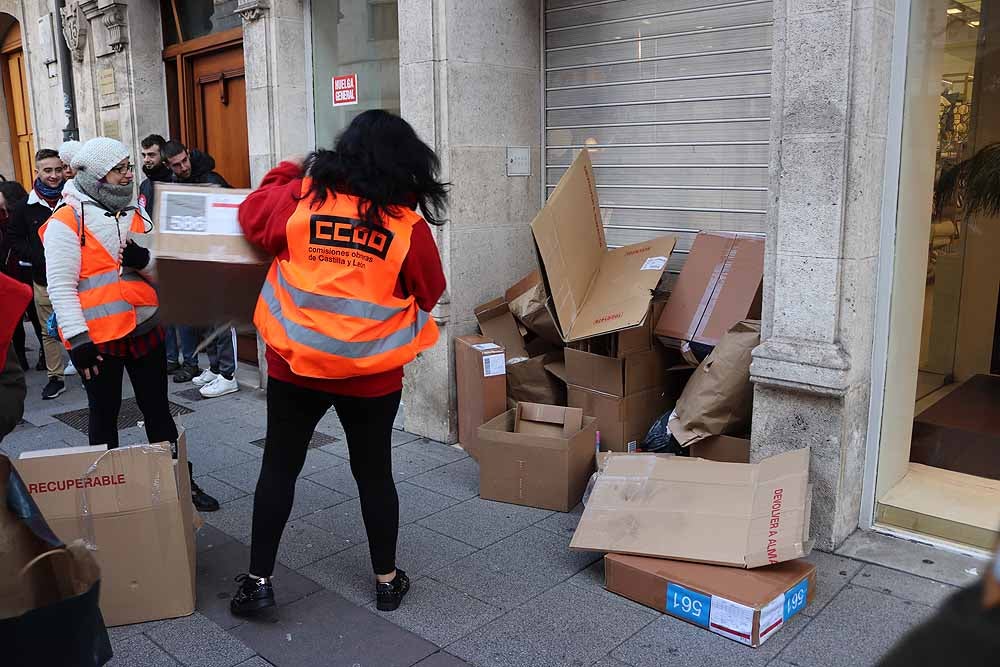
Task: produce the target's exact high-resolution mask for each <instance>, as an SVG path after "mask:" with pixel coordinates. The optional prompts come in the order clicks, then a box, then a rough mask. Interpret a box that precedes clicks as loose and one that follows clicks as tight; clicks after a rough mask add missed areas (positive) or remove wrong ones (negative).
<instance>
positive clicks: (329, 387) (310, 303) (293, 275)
mask: <svg viewBox="0 0 1000 667" xmlns="http://www.w3.org/2000/svg"><path fill="white" fill-rule="evenodd" d="M438 172H439V162H438V158H437V156H436V155H435V154H434V151H432V150H431V149H430V148H429V147H428V146H427V145H426V144H424V143H423V142H422V141H421V140H420V139H419V138H418V137H417V135H416V133H415V132H414V131H413V128H411V127H410V125H409V124H408V123H407V122H406V121H404V120H402V119H401V118H399V117H398V116H394V115H392V114H390V113H388V112H385V111H366V112H364V113H362V114H361V115H359V116H358V117H357V118H355V119H354V121H353V122H352V123H351V124H350V126H349V127H348V128H347V129H346V130H344V132H343V133H342V134H341V135H340V137H339V138H338V139H337V143H336V146H335V148H334V150H332V151H329V150H320V151H317V152H315V153H313V154H311V155H310V156H309V157H308V158H307V159H306V160H305V162H304V164H302V163H300V162H298V161H296V160H286V161H285V162H282V163H281V164H280V165H278V166H277V167H276V168H275V169H273V170H271V172H270V173H268V174H267V176H265V177H264V180H263V182H262V183H261V186H260V188H258V189H257V190H256V191H255V192H254V193H252V194H251V195H250V196H249V197H248V198H247V200H246V201H245V202H244V203H243V205H242V206H241V207H240V212H239V218H240V224H241V226H242V227H243V232H244V234H246V237H247V238H248V239H249V240H250V241H251V242H252V243H254V244H256V245H258V246H260V247H262V248H263V249H265V250H266V251H268V252H269V253H271V254H272V255H273V256H274V262H273V263H272V265H271V269H270V272H269V273H268V276H267V280H266V281H265V283H264V287H263V288H262V289H261V295H260V300H259V301H258V303H257V311H256V314H255V316H254V323H255V324H256V326H257V329H258V331H259V332H260V334H261V337H262V338H263V339H264V341H265V342H266V343H267V369H268V377H269V380H268V391H267V439H266V442H265V445H264V457H263V461H262V464H261V471H260V477H259V479H258V481H257V489H256V493H255V495H254V507H253V537H252V542H251V549H250V569H249V571H248V572H247V573H246V574H242V575H240V576H239V577H237V581H239V582H240V585H239V588H238V590H237V592H236V595H235V596H233V599H232V601H231V603H230V608H231V609H232V612H233V613H234V614H237V615H246V614H250V613H253V612H255V611H258V610H260V609H263V608H266V607H270V606H273V605H274V591H273V588H272V586H271V579H270V577H271V573H272V571H273V570H274V561H275V558H276V556H277V552H278V545H279V542H280V540H281V534H282V532H283V531H284V528H285V524H286V523H287V522H288V516H289V514H290V512H291V509H292V502H293V499H294V494H295V482H296V480H297V478H298V475H299V473H300V472H301V470H302V466H303V464H304V462H305V457H306V451H307V447H308V445H309V441H310V440H311V439H312V436H313V432H314V431H315V429H316V425H317V424H318V423H319V421H320V419H322V417H323V416H324V415H325V414H326V413H327V411H329V409H330V408H331V407H333V408H334V409H335V410H336V411H337V416H338V417H339V418H340V423H341V425H342V426H343V428H344V432H345V434H346V436H347V447H348V451H349V454H350V465H351V472H352V473H353V475H354V479H355V481H356V482H357V484H358V493H359V496H360V501H361V512H362V516H363V519H364V523H365V529H366V530H367V533H368V545H369V549H370V552H371V560H372V567H373V569H374V573H375V579H376V581H375V593H376V596H375V597H376V602H377V606H378V608H379V609H380V610H383V611H391V610H394V609H396V608H397V607H399V604H400V602H401V601H402V599H403V596H404V595H406V592H407V591H408V590H409V586H410V582H409V579H408V578H407V576H406V573H405V572H403V570H401V569H398V568H397V567H396V538H397V534H398V532H399V501H398V497H397V495H396V486H395V483H394V482H393V479H392V462H391V457H390V452H391V443H392V425H393V421H394V419H395V417H396V412H397V410H398V409H399V400H400V395H401V393H402V386H403V385H402V383H403V366H404V365H405V364H407V363H408V362H410V361H412V360H413V358H414V357H416V355H417V354H418V353H420V352H421V351H422V350H425V349H427V348H429V347H430V346H432V345H433V344H434V343H435V342H436V341H437V337H438V331H437V326H436V325H435V323H434V320H432V319H431V317H430V311H431V310H432V309H433V308H434V306H435V305H436V304H437V301H438V299H439V298H440V297H441V295H442V294H443V293H444V289H445V278H444V273H443V271H442V268H441V260H440V257H439V255H438V250H437V246H436V245H435V243H434V239H433V236H432V234H431V230H430V227H429V226H428V223H430V224H435V225H437V224H441V216H442V213H443V211H444V207H445V204H446V201H447V184H445V183H442V182H441V181H439V180H438ZM418 208H419V209H420V210H421V211H422V212H423V217H421V216H420V215H419V214H418V213H417V209H418Z"/></svg>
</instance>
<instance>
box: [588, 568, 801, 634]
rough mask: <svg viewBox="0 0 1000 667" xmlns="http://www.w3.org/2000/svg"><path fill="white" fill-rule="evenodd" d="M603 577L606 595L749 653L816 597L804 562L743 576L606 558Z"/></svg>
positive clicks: (737, 572)
mask: <svg viewBox="0 0 1000 667" xmlns="http://www.w3.org/2000/svg"><path fill="white" fill-rule="evenodd" d="M604 577H605V587H606V588H607V589H608V590H609V591H611V592H612V593H617V594H618V595H621V596H623V597H626V598H628V599H630V600H633V601H635V602H638V603H639V604H643V605H646V606H647V607H651V608H653V609H655V610H657V611H659V612H664V613H667V614H670V615H671V616H675V617H677V618H679V619H681V620H683V621H687V622H688V623H691V624H693V625H697V626H699V627H702V628H704V629H706V630H709V631H710V632H714V633H715V634H717V635H722V636H723V637H727V638H729V639H732V640H734V641H737V642H739V643H741V644H746V645H747V646H753V647H754V648H757V647H759V646H760V645H761V644H763V643H764V642H766V641H767V640H768V639H770V638H771V637H773V636H774V635H775V634H777V632H778V630H780V629H781V628H782V627H783V626H784V625H785V624H786V623H787V622H788V621H789V620H791V618H792V617H793V616H795V615H796V614H798V613H799V612H800V611H802V610H803V609H805V608H806V605H807V604H808V603H809V601H810V600H811V599H812V598H813V596H814V595H815V594H816V567H815V566H814V565H812V564H811V563H808V562H806V561H804V560H791V561H787V562H784V563H779V564H777V565H771V566H769V567H763V568H759V569H756V570H749V571H747V570H737V569H734V568H731V567H720V566H718V565H704V564H701V563H685V562H683V561H676V560H663V559H660V558H643V557H641V556H624V555H619V554H608V555H607V556H605V558H604Z"/></svg>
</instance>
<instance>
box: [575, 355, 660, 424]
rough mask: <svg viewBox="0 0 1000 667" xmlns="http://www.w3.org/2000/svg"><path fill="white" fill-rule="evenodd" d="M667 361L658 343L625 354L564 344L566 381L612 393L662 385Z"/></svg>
mask: <svg viewBox="0 0 1000 667" xmlns="http://www.w3.org/2000/svg"><path fill="white" fill-rule="evenodd" d="M667 364H668V361H667V355H666V350H664V349H663V348H661V347H659V346H657V347H656V348H653V349H651V350H647V351H645V352H637V353H635V354H630V355H628V356H627V357H625V358H617V357H607V356H604V355H601V354H594V353H591V352H583V351H581V350H574V349H573V348H566V382H567V384H570V385H576V386H577V387H583V388H585V389H590V390H593V391H599V392H602V393H605V394H611V395H612V396H620V397H621V396H629V395H632V394H636V393H638V392H640V391H645V390H647V389H653V388H655V387H662V386H663V383H664V377H665V376H666V373H667ZM577 407H581V406H577ZM661 414H662V413H661ZM657 416H659V415H657Z"/></svg>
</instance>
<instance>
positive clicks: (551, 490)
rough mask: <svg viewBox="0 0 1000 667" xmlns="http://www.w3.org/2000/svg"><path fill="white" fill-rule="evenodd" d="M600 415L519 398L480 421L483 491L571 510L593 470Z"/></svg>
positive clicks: (495, 496)
mask: <svg viewBox="0 0 1000 667" xmlns="http://www.w3.org/2000/svg"><path fill="white" fill-rule="evenodd" d="M596 434H597V425H596V420H595V419H594V418H593V417H585V416H584V415H583V413H582V411H580V410H573V409H571V408H563V407H557V406H552V405H548V406H542V405H538V404H535V403H520V404H518V407H517V408H516V409H514V410H508V411H507V412H505V413H504V414H502V415H500V416H498V417H496V418H494V419H492V420H490V421H488V422H486V423H485V424H483V425H482V426H480V427H479V439H480V441H482V442H483V446H482V448H481V449H480V452H479V495H480V497H482V498H484V499H486V500H499V501H501V502H505V503H514V504H515V505H527V506H529V507H540V508H543V509H549V510H555V511H558V512H569V511H570V510H572V509H573V508H574V507H576V506H577V504H579V502H580V499H581V498H583V492H584V490H586V488H587V482H588V481H589V479H590V475H591V473H592V472H593V471H594V451H595V450H594V439H595V437H596Z"/></svg>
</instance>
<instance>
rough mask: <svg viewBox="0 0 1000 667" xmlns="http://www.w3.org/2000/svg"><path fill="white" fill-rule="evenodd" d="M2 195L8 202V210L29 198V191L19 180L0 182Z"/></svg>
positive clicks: (0, 193)
mask: <svg viewBox="0 0 1000 667" xmlns="http://www.w3.org/2000/svg"><path fill="white" fill-rule="evenodd" d="M0 195H3V198H4V201H6V202H7V208H8V210H9V209H10V208H11V207H13V206H15V205H16V204H20V203H21V202H22V201H24V200H25V199H27V198H28V192H27V191H26V190H25V189H24V186H22V185H21V184H20V183H18V182H17V181H3V182H0Z"/></svg>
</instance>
